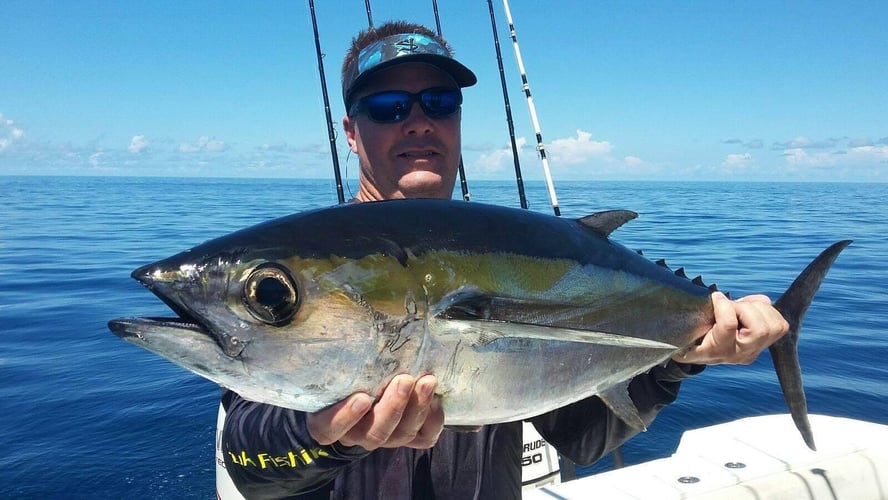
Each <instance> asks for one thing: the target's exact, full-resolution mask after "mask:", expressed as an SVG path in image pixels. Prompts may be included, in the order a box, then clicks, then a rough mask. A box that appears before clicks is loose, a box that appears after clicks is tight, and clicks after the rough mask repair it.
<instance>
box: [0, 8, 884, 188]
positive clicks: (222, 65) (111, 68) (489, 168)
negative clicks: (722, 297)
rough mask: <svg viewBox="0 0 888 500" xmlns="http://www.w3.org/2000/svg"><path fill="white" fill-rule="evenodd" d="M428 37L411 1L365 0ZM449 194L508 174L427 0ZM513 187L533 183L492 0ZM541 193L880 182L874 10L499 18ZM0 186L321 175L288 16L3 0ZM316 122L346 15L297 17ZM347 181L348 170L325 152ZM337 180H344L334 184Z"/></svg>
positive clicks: (335, 82)
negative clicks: (535, 119) (448, 121)
mask: <svg viewBox="0 0 888 500" xmlns="http://www.w3.org/2000/svg"><path fill="white" fill-rule="evenodd" d="M371 3H372V7H373V19H374V21H375V22H376V23H377V24H378V23H381V22H383V21H385V20H388V19H407V20H411V21H418V22H422V23H425V24H427V25H429V26H432V27H434V15H433V11H432V2H431V1H428V2H424V1H420V2H403V0H385V1H382V0H376V1H373V2H371ZM438 3H439V6H438V7H439V12H440V15H441V24H442V29H443V32H444V35H445V37H447V38H448V39H449V41H450V42H451V44H452V45H453V46H454V48H455V50H456V54H457V58H459V59H460V60H461V61H462V62H464V63H465V64H467V65H468V66H470V67H472V68H473V69H474V70H475V71H476V73H477V74H478V77H479V80H480V81H479V84H478V85H476V86H475V87H472V88H471V89H467V90H466V92H465V101H466V102H465V104H464V109H463V148H464V160H465V164H466V170H467V173H468V176H469V179H489V178H511V177H512V176H513V172H514V167H513V161H512V158H511V149H510V146H509V137H508V129H507V127H506V118H505V111H504V106H503V98H502V89H501V85H500V80H499V73H498V70H497V66H496V57H495V50H494V47H493V36H492V30H491V26H490V16H489V12H488V7H487V2H485V1H483V0H472V1H468V0H440V1H439V2H438ZM493 4H494V9H495V12H496V16H497V18H496V21H497V27H498V36H499V41H500V44H501V49H502V52H503V60H504V64H505V72H506V77H507V83H508V85H509V87H510V89H509V92H510V101H511V105H512V110H513V115H514V119H515V130H516V135H517V136H518V138H519V139H518V140H519V144H521V145H522V148H521V149H522V154H521V167H522V171H523V173H524V177H525V179H538V178H541V177H542V169H541V167H540V162H539V160H538V157H537V154H536V147H535V146H536V140H535V136H534V130H533V126H532V124H531V122H530V118H529V114H528V111H527V105H526V100H525V99H524V96H523V93H522V92H521V80H520V76H519V74H518V71H517V66H516V63H515V55H514V51H513V49H512V44H511V40H510V38H509V33H508V29H507V24H506V21H505V17H504V14H503V6H502V3H501V0H495V1H494V3H493ZM510 5H511V10H512V15H513V18H514V22H515V27H516V31H517V35H518V41H519V43H520V48H521V53H522V56H523V58H524V63H525V67H526V70H527V75H528V79H529V82H530V87H531V91H532V93H533V97H534V102H535V104H536V107H537V112H538V116H539V120H540V123H541V126H542V136H543V140H544V142H545V145H546V151H547V153H548V157H549V161H550V166H551V168H552V173H553V176H554V178H555V179H556V180H568V179H601V180H612V179H620V180H622V179H626V180H634V179H650V180H688V181H691V180H743V181H863V182H886V181H888V91H886V89H888V64H886V63H885V60H886V59H885V58H886V54H888V35H886V33H885V28H884V20H885V19H888V2H884V1H871V2H842V3H833V2H770V1H744V2H710V1H700V2H632V1H610V2H597V1H579V0H574V1H559V2H541V1H534V0H513V1H512V2H511V3H510ZM0 11H2V16H0V174H62V175H140V176H141V175H148V176H153V175H165V176H224V177H287V178H294V177H300V178H329V177H330V176H331V175H332V174H331V167H330V165H331V160H330V151H329V142H328V140H327V129H326V125H325V118H324V104H323V99H322V97H321V91H320V80H319V76H318V69H317V60H316V56H315V46H314V36H313V32H312V26H311V18H310V14H309V8H308V2H307V1H303V2H296V1H294V2H288V1H280V2H272V1H258V2H209V1H206V2H205V1H187V2H180V1H169V2H165V1H152V2H111V1H79V2H50V1H35V0H11V1H10V0H7V1H4V2H3V6H2V8H0ZM316 13H317V16H318V29H319V32H320V36H321V44H322V49H323V51H324V52H325V54H327V57H325V59H324V65H325V73H326V79H327V85H328V91H329V94H330V98H331V111H332V114H333V120H334V121H335V122H336V125H337V130H339V129H340V125H339V124H340V121H341V117H342V115H343V113H344V110H343V106H342V103H341V99H340V97H339V96H340V87H339V68H340V64H341V59H342V55H343V54H344V51H345V49H346V47H347V45H348V43H349V41H350V39H351V37H352V36H353V35H354V34H355V32H357V31H358V30H360V29H363V28H365V27H366V26H367V15H366V12H365V10H364V2H363V1H360V0H349V1H341V0H337V1H331V0H317V2H316ZM337 144H338V150H339V157H340V162H341V165H342V167H343V169H346V168H347V170H348V172H347V175H348V177H349V178H354V176H355V172H356V170H357V160H356V159H355V158H354V157H353V156H351V157H348V156H347V155H346V151H347V148H346V144H345V141H344V140H342V139H340V140H339V141H337ZM344 175H345V173H344Z"/></svg>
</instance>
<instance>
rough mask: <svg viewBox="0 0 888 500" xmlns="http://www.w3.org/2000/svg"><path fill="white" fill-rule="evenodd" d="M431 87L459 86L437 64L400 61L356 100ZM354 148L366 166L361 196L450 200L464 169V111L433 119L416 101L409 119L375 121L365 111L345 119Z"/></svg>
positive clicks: (377, 198)
mask: <svg viewBox="0 0 888 500" xmlns="http://www.w3.org/2000/svg"><path fill="white" fill-rule="evenodd" d="M431 87H453V88H456V87H457V85H456V83H455V82H454V81H453V79H452V78H451V77H450V75H448V74H447V73H445V72H443V71H441V70H440V69H438V68H436V67H435V66H431V65H428V64H419V63H405V64H399V65H397V66H394V67H392V68H389V69H386V70H383V71H381V72H379V73H378V74H376V75H374V76H373V78H372V79H371V80H369V81H368V82H367V84H365V85H364V86H362V87H361V88H360V89H358V91H357V92H356V93H355V95H354V97H353V99H352V101H353V102H354V101H357V99H360V98H361V97H364V96H367V95H370V94H375V93H377V92H383V91H388V90H405V91H407V92H420V91H422V90H425V89H428V88H431ZM342 123H343V126H344V127H345V132H346V137H347V139H348V144H349V146H350V147H351V150H352V151H353V152H354V153H355V154H357V155H358V159H359V161H360V167H361V176H360V186H359V190H358V194H357V196H356V198H357V199H358V200H359V201H374V200H384V199H394V198H450V197H451V195H452V194H453V185H454V182H455V180H456V172H457V169H458V167H459V157H460V128H459V127H460V111H457V112H456V113H454V114H453V115H451V116H448V117H445V118H429V117H428V116H426V114H425V112H423V110H422V108H421V107H420V106H419V103H413V107H412V109H411V111H410V115H409V116H408V117H407V119H406V120H404V121H401V122H397V123H374V122H372V121H371V120H370V119H369V118H368V117H367V115H366V114H365V113H358V114H357V115H355V116H352V117H348V116H346V117H345V118H343V121H342Z"/></svg>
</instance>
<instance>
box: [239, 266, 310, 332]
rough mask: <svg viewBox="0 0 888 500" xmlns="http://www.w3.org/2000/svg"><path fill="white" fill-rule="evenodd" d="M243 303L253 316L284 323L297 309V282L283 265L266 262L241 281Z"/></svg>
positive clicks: (270, 323) (269, 322)
mask: <svg viewBox="0 0 888 500" xmlns="http://www.w3.org/2000/svg"><path fill="white" fill-rule="evenodd" d="M243 299H244V304H245V305H246V306H247V310H248V311H249V312H250V314H252V315H253V317H254V318H256V319H258V320H259V321H262V322H263V323H267V324H269V325H273V326H284V325H286V324H287V323H289V322H290V320H292V319H293V316H295V315H296V311H298V310H299V292H298V290H297V288H296V282H295V281H294V280H293V277H292V276H290V273H289V272H288V271H287V269H286V268H284V267H283V266H281V265H279V264H274V263H266V264H262V265H261V266H259V267H257V268H256V269H254V270H253V272H252V273H250V276H249V277H248V278H247V281H246V282H245V283H244V297H243Z"/></svg>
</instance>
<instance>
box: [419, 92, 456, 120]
mask: <svg viewBox="0 0 888 500" xmlns="http://www.w3.org/2000/svg"><path fill="white" fill-rule="evenodd" d="M420 99H421V101H420V102H421V103H422V109H423V110H424V111H425V112H426V114H427V115H429V117H431V118H443V117H445V116H450V115H452V114H453V113H456V110H457V109H459V106H460V105H461V104H462V93H461V92H460V91H459V90H456V89H444V90H427V91H425V92H423V93H422V94H420Z"/></svg>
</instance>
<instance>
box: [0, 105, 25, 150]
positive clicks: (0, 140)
mask: <svg viewBox="0 0 888 500" xmlns="http://www.w3.org/2000/svg"><path fill="white" fill-rule="evenodd" d="M24 137H25V131H24V130H22V129H21V127H19V126H17V125H16V124H15V122H14V121H12V120H10V119H9V118H4V117H3V114H2V113H0V152H3V151H4V150H6V149H9V148H11V147H12V146H13V145H14V144H15V143H17V142H20V141H22V140H23V139H24Z"/></svg>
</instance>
